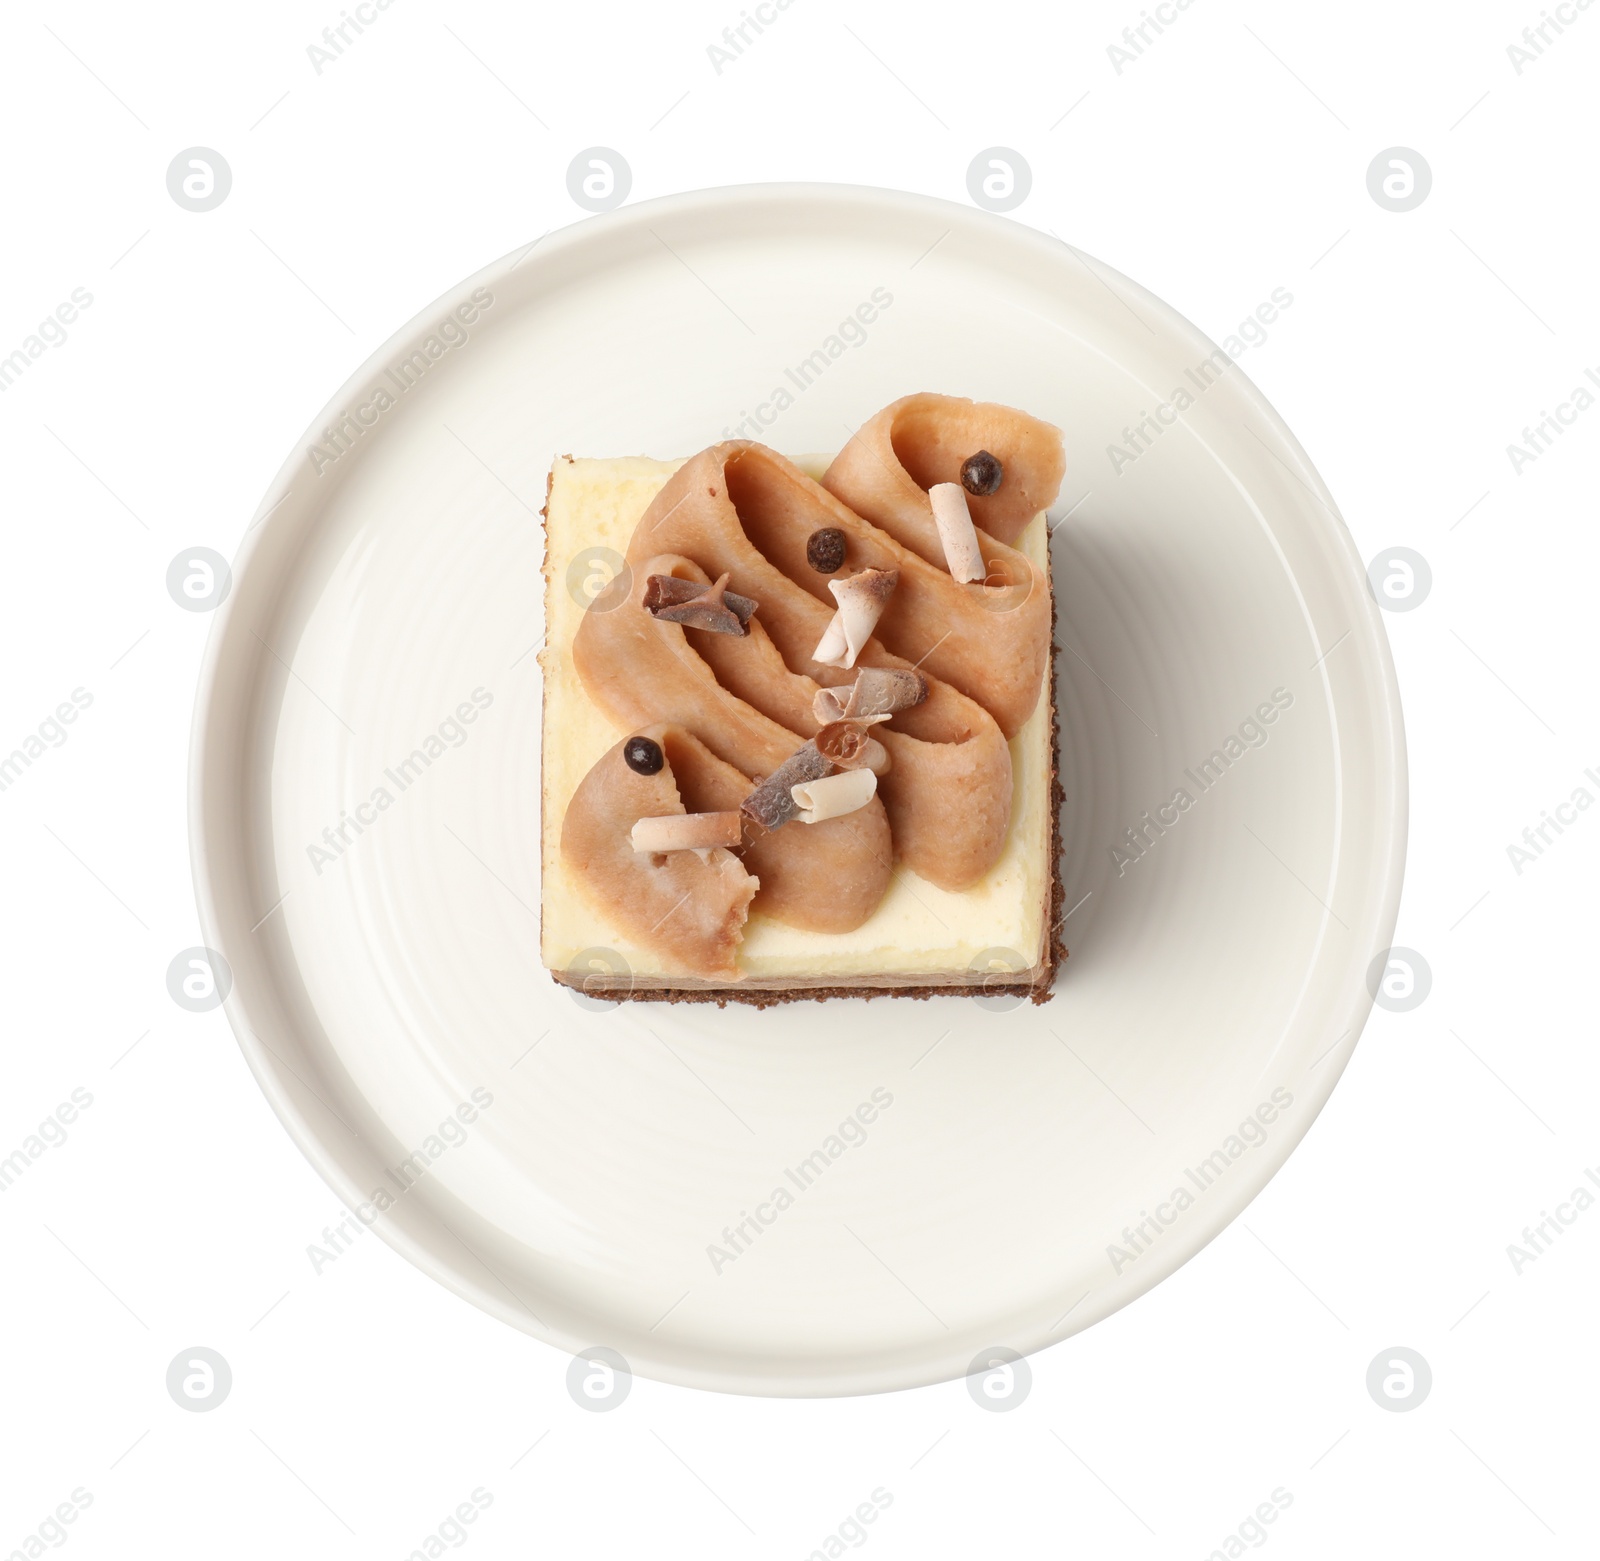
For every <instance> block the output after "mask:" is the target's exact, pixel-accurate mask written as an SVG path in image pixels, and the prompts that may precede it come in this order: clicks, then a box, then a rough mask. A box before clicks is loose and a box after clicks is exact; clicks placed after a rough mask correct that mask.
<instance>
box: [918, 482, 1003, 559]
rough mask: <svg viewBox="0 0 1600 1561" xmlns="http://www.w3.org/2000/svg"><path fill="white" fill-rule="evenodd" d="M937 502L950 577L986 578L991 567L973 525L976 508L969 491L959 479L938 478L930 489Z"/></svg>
mask: <svg viewBox="0 0 1600 1561" xmlns="http://www.w3.org/2000/svg"><path fill="white" fill-rule="evenodd" d="M928 502H929V503H930V504H932V505H933V522H934V524H935V525H936V526H937V527H938V528H939V540H940V541H941V542H942V543H943V544H944V561H945V562H946V563H947V564H948V565H949V566H950V578H951V579H952V580H959V581H960V582H961V583H962V584H963V585H971V584H972V583H973V582H974V581H977V580H982V579H985V578H986V577H987V576H988V573H989V569H988V565H986V564H985V563H984V561H983V554H982V553H981V552H979V550H978V533H977V532H976V531H975V530H974V529H973V525H972V512H971V510H969V509H968V508H967V495H966V491H965V490H964V489H963V488H962V486H961V484H960V483H959V482H936V483H935V484H934V485H933V486H932V487H931V488H929V489H928Z"/></svg>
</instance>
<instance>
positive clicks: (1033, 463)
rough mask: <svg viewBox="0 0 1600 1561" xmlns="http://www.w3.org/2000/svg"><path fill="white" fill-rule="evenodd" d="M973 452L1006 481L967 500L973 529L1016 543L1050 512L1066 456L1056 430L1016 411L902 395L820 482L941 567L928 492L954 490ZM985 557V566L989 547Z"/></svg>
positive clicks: (924, 394) (941, 554)
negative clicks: (990, 460)
mask: <svg viewBox="0 0 1600 1561" xmlns="http://www.w3.org/2000/svg"><path fill="white" fill-rule="evenodd" d="M980 450H987V451H988V452H989V453H990V454H992V455H994V456H996V457H997V458H998V459H999V461H1000V465H1001V468H1002V470H1003V472H1004V476H1003V477H1002V478H1001V481H1000V486H999V487H998V488H997V489H996V490H995V491H994V492H993V493H991V494H986V495H982V496H979V495H970V496H969V497H968V499H967V508H968V510H969V512H970V513H971V516H972V521H973V524H974V525H975V526H977V528H978V529H979V530H980V531H982V532H985V533H986V534H987V535H988V537H989V538H991V539H992V540H993V541H994V542H996V543H1003V544H1008V543H1012V542H1015V541H1016V540H1017V538H1018V537H1019V536H1020V535H1021V534H1022V528H1023V527H1024V526H1026V525H1027V524H1028V522H1029V521H1030V520H1032V519H1033V517H1034V516H1035V515H1037V514H1038V513H1039V511H1040V510H1042V509H1049V508H1050V506H1051V505H1052V504H1054V503H1055V501H1056V496H1057V494H1059V493H1060V491H1061V479H1062V477H1063V475H1064V474H1065V472H1066V455H1065V452H1064V451H1063V450H1062V447H1061V433H1060V430H1059V429H1056V428H1053V427H1051V425H1050V424H1049V423H1045V422H1041V421H1040V420H1039V419H1038V418H1036V417H1029V416H1028V414H1027V413H1026V412H1018V411H1017V410H1016V409H1015V408H1014V407H1006V406H997V405H995V404H994V403H993V402H989V401H967V400H964V399H963V398H962V397H960V396H940V395H934V394H931V393H929V392H922V393H920V394H918V395H914V396H902V397H901V398H900V400H898V401H893V402H891V403H890V404H889V405H888V406H886V407H885V408H884V409H883V410H882V411H881V412H879V413H878V414H877V416H876V417H873V418H871V419H869V420H868V421H867V422H866V423H864V424H863V425H862V426H861V428H860V430H859V431H858V432H857V434H856V436H855V438H853V439H852V440H851V441H850V443H849V444H847V445H846V446H845V447H844V449H842V450H841V451H840V452H839V454H838V455H837V456H836V457H835V458H834V462H833V464H832V465H831V466H830V467H829V468H828V469H827V471H826V472H824V473H823V477H822V486H823V487H825V488H826V489H827V490H828V491H829V492H830V493H835V494H837V495H838V496H839V497H840V498H841V499H843V500H844V502H845V503H846V504H848V505H849V506H850V508H851V509H852V510H854V511H855V512H856V513H857V514H858V515H861V516H863V517H864V518H865V519H867V520H869V521H870V522H872V524H873V525H875V526H881V527H882V528H883V529H884V530H885V531H887V532H888V533H889V535H890V536H892V537H894V538H895V540H896V541H898V542H899V543H901V544H902V545H903V546H905V547H908V548H910V549H911V550H912V551H913V552H915V553H919V554H921V556H922V557H923V558H925V559H927V560H928V562H929V563H932V564H939V565H943V563H944V548H943V546H942V545H941V543H940V541H939V528H938V526H937V524H936V523H935V521H934V518H933V509H932V505H931V504H930V503H929V500H928V490H929V489H930V488H932V487H933V486H934V485H935V484H937V483H941V482H954V483H959V482H960V481H961V467H962V464H963V462H965V461H966V460H967V459H968V458H969V457H970V456H973V455H976V454H977V453H978V452H979V451H980ZM979 542H980V546H982V543H983V539H982V538H980V539H979ZM982 551H983V556H984V558H985V559H990V558H991V557H992V552H991V549H990V548H989V547H982ZM991 572H992V571H991ZM1005 573H1006V578H1008V579H1015V578H1016V576H1014V575H1012V574H1010V573H1009V572H1008V571H1007V572H1005Z"/></svg>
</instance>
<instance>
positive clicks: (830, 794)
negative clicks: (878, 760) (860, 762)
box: [789, 770, 878, 824]
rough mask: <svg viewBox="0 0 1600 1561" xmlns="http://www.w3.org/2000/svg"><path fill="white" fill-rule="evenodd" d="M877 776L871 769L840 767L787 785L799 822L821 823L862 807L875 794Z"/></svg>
mask: <svg viewBox="0 0 1600 1561" xmlns="http://www.w3.org/2000/svg"><path fill="white" fill-rule="evenodd" d="M877 791H878V777H877V776H876V775H874V774H873V773H872V771H871V770H842V771H840V773H839V774H837V775H824V776H823V777H822V778H821V780H811V781H801V782H800V784H799V785H798V786H791V787H790V788H789V795H790V796H791V797H793V798H794V805H795V806H796V807H797V808H799V809H800V822H801V823H802V824H820V823H822V822H823V821H824V820H825V819H830V818H841V817H843V816H844V814H846V813H854V812H855V811H856V809H857V808H864V807H865V806H866V805H867V804H868V803H869V802H871V801H872V799H873V797H874V796H876V795H877Z"/></svg>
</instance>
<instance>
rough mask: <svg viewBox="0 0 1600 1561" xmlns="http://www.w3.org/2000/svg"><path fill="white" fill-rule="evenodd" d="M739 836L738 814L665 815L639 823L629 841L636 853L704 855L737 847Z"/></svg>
mask: <svg viewBox="0 0 1600 1561" xmlns="http://www.w3.org/2000/svg"><path fill="white" fill-rule="evenodd" d="M740 833H741V831H740V823H739V815H738V814H737V813H668V814H665V815H663V816H662V817H660V818H642V819H640V820H639V822H638V823H637V824H635V825H634V826H633V833H632V835H631V836H630V837H629V838H630V839H631V841H632V843H633V849H634V850H635V851H650V852H656V851H703V850H705V849H707V848H708V847H710V846H736V845H738V844H739V841H740ZM702 860H704V858H702Z"/></svg>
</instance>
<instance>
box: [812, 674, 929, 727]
mask: <svg viewBox="0 0 1600 1561" xmlns="http://www.w3.org/2000/svg"><path fill="white" fill-rule="evenodd" d="M841 694H843V695H844V697H843V698H841V697H840V695H841ZM927 697H928V680H927V679H926V678H925V677H924V676H923V675H922V674H921V673H920V672H918V671H917V670H916V669H915V668H914V667H863V668H862V669H861V670H860V671H859V672H858V673H856V680H855V682H854V683H852V684H851V685H850V687H849V689H848V690H843V689H838V688H821V689H818V690H817V693H816V697H815V698H814V699H813V700H812V701H811V713H812V714H813V715H814V716H815V717H816V718H817V719H818V720H819V721H821V722H822V723H823V725H824V726H826V725H827V724H828V723H829V722H831V721H874V720H886V719H888V717H889V716H891V715H893V714H895V712H896V711H899V710H909V709H910V708H911V707H912V705H920V704H921V703H922V701H923V700H924V699H926V698H927Z"/></svg>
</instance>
